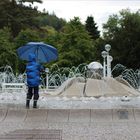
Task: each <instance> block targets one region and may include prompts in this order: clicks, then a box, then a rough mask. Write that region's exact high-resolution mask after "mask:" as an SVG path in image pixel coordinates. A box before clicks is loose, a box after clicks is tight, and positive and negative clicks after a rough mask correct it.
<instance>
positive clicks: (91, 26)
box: [85, 16, 100, 40]
mask: <svg viewBox="0 0 140 140" xmlns="http://www.w3.org/2000/svg"><path fill="white" fill-rule="evenodd" d="M85 27H86V30H87V31H88V32H89V35H90V36H91V38H92V39H93V40H96V39H98V38H99V37H100V32H99V31H98V27H97V25H96V23H95V21H94V18H93V16H88V17H87V20H86V24H85Z"/></svg>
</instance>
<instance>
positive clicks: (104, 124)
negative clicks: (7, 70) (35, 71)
mask: <svg viewBox="0 0 140 140" xmlns="http://www.w3.org/2000/svg"><path fill="white" fill-rule="evenodd" d="M139 132H140V109H136V108H129V109H128V108H125V109H32V108H31V109H24V108H16V107H15V108H8V107H5V108H3V107H0V140H7V139H8V140H10V139H11V140H12V139H20V140H23V139H24V140H25V139H30V140H33V139H37V140H138V139H140V133H139Z"/></svg>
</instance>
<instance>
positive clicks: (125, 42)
mask: <svg viewBox="0 0 140 140" xmlns="http://www.w3.org/2000/svg"><path fill="white" fill-rule="evenodd" d="M25 2H28V3H29V5H28V6H26V5H25V4H24V3H25ZM34 2H39V3H41V2H42V1H41V0H4V1H0V11H1V14H0V34H1V36H0V67H1V66H4V65H10V66H12V68H13V69H14V71H15V72H23V71H24V70H25V63H26V62H24V61H21V60H19V58H18V56H17V53H16V50H17V48H18V47H20V46H23V45H25V44H26V43H27V42H30V41H42V42H45V43H48V44H50V45H52V46H54V47H56V48H57V50H58V54H59V58H58V60H57V61H55V62H52V63H49V64H44V65H46V66H47V67H49V66H51V65H52V64H57V65H59V66H61V67H64V66H67V67H71V66H78V65H79V64H81V63H87V64H88V63H90V62H92V61H97V60H98V61H100V62H101V63H102V61H103V60H102V57H101V52H102V51H103V50H104V46H105V44H106V43H109V44H110V45H111V46H112V49H111V52H110V53H111V55H112V56H113V58H114V59H113V62H112V64H113V65H116V64H117V63H121V64H123V65H125V66H127V67H129V68H133V69H137V68H139V67H140V62H139V56H140V11H137V12H135V13H134V12H131V11H130V10H122V11H120V13H118V14H116V15H110V17H109V18H108V21H107V23H104V25H103V29H104V30H103V36H100V31H99V30H98V25H97V24H96V21H94V17H93V16H88V17H87V19H86V21H85V23H82V22H81V21H80V18H79V17H75V18H74V19H71V20H70V21H69V22H67V21H66V20H65V19H62V18H58V17H57V16H56V15H57V13H53V14H49V13H48V12H46V11H45V10H44V11H43V12H40V11H38V9H37V7H34V6H33V3H34Z"/></svg>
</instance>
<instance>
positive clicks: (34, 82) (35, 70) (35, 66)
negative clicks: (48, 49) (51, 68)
mask: <svg viewBox="0 0 140 140" xmlns="http://www.w3.org/2000/svg"><path fill="white" fill-rule="evenodd" d="M41 70H43V69H42V66H41V65H40V64H39V63H37V62H36V59H35V55H34V54H29V62H28V64H27V65H26V74H27V84H28V86H29V87H35V86H39V84H40V71H41Z"/></svg>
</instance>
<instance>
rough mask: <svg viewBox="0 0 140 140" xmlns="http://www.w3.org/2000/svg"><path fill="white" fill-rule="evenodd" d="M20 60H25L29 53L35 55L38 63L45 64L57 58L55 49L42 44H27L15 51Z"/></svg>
mask: <svg viewBox="0 0 140 140" xmlns="http://www.w3.org/2000/svg"><path fill="white" fill-rule="evenodd" d="M17 53H18V56H19V58H20V59H22V60H27V61H28V56H29V54H30V53H33V54H35V55H36V60H37V61H38V62H40V63H46V62H50V61H53V60H56V59H57V58H58V52H57V49H56V48H54V47H53V46H51V45H48V44H45V43H43V42H29V43H27V44H26V45H25V46H22V47H20V48H18V49H17Z"/></svg>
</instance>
